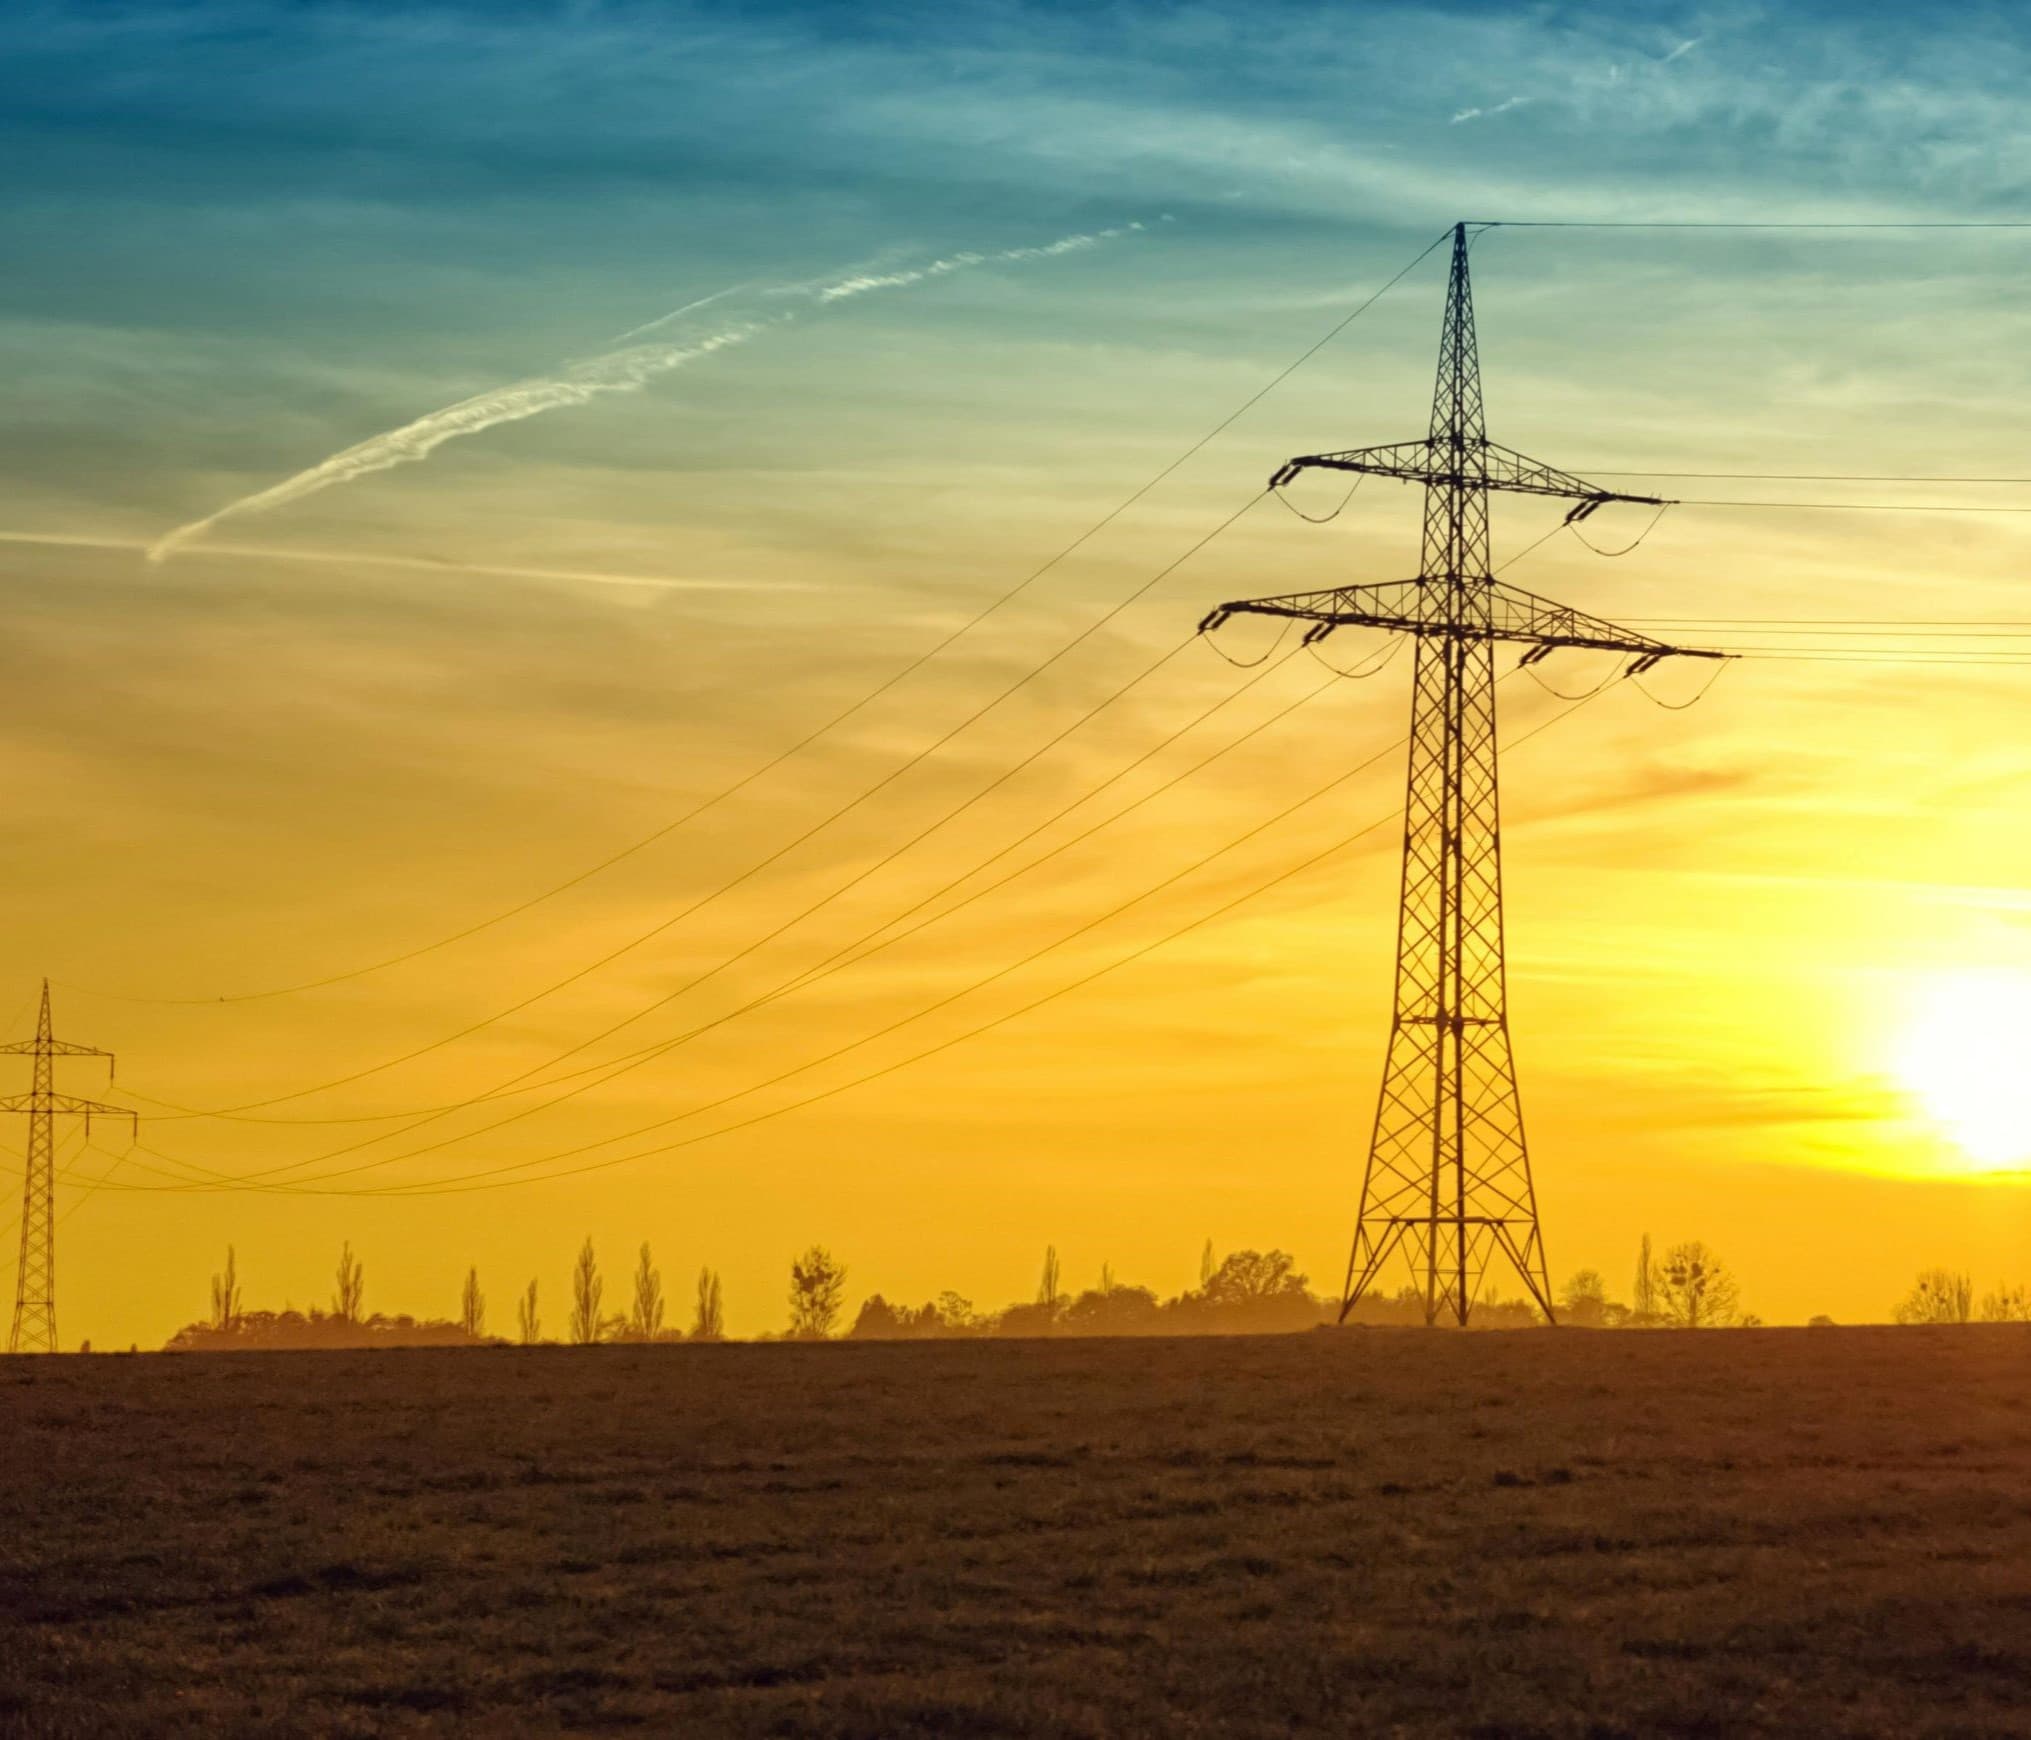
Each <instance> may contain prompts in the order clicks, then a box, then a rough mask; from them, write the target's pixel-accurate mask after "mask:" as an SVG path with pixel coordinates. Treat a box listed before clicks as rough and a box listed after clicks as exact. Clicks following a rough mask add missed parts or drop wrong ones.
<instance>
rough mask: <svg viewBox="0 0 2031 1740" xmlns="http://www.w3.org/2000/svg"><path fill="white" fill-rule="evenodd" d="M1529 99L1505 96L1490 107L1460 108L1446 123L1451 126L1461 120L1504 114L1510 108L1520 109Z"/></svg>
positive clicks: (1480, 119) (1479, 119)
mask: <svg viewBox="0 0 2031 1740" xmlns="http://www.w3.org/2000/svg"><path fill="white" fill-rule="evenodd" d="M1529 101H1530V99H1529V98H1528V97H1506V98H1504V99H1503V100H1502V101H1501V102H1499V103H1496V104H1494V105H1493V106H1492V107H1490V108H1486V109H1461V110H1460V111H1458V112H1457V113H1456V114H1455V115H1454V116H1453V118H1452V120H1451V121H1449V122H1448V123H1447V125H1448V126H1451V127H1457V126H1458V125H1459V124H1460V123H1461V122H1462V121H1485V120H1487V119H1488V118H1489V117H1490V116H1491V115H1506V114H1508V113H1509V111H1510V110H1511V109H1520V108H1522V107H1523V106H1524V105H1525V104H1526V103H1528V102H1529Z"/></svg>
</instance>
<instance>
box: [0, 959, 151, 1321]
mask: <svg viewBox="0 0 2031 1740" xmlns="http://www.w3.org/2000/svg"><path fill="white" fill-rule="evenodd" d="M0 1055H5V1056H12V1057H32V1058H34V1059H35V1066H34V1075H33V1078H32V1080H31V1083H30V1086H29V1090H28V1092H27V1093H25V1094H10V1095H8V1096H7V1097H5V1098H4V1099H0V1112H26V1113H27V1114H28V1156H27V1163H26V1165H25V1167H24V1170H23V1174H22V1180H21V1262H20V1266H19V1267H18V1268H17V1269H16V1270H15V1272H14V1327H13V1328H12V1329H11V1330H10V1331H9V1332H8V1335H7V1351H8V1352H9V1353H54V1352H56V1120H57V1117H58V1116H59V1115H62V1116H65V1117H82V1118H83V1119H84V1120H85V1128H86V1130H87V1131H88V1132H89V1130H90V1129H91V1121H92V1119H93V1118H95V1117H120V1118H128V1119H132V1118H133V1116H134V1114H133V1113H132V1112H130V1111H127V1110H125V1109H124V1108H122V1107H120V1106H108V1105H101V1104H100V1103H99V1101H97V1100H81V1099H79V1098H78V1097H77V1096H76V1095H74V1094H60V1093H58V1092H57V1091H56V1060H57V1059H58V1058H59V1057H103V1058H104V1059H105V1060H106V1072H107V1079H108V1080H110V1079H111V1077H112V1068H113V1054H112V1053H111V1052H110V1051H101V1050H99V1049H98V1047H97V1046H93V1045H73V1044H71V1043H70V1042H69V1041H68V1040H64V1039H59V1038H57V1037H56V1034H55V1032H54V1031H53V1030H52V1028H51V1026H50V1020H49V981H48V980H47V979H44V980H43V981H42V1012H41V1013H40V1014H39V1015H38V1016H37V1017H36V1022H35V1037H34V1038H33V1039H19V1040H16V1041H15V1042H14V1043H13V1044H12V1045H0Z"/></svg>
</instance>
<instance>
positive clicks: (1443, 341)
mask: <svg viewBox="0 0 2031 1740" xmlns="http://www.w3.org/2000/svg"><path fill="white" fill-rule="evenodd" d="M1469 229H1470V226H1469V225H1467V224H1464V223H1463V224H1458V225H1456V226H1455V227H1454V230H1453V251H1452V272H1451V278H1450V282H1449V285H1448V288H1447V294H1446V313H1445V322H1444V325H1443V326H1442V328H1441V330H1440V335H1439V367H1438V380H1437V384H1436V386H1435V389H1434V391H1433V395H1432V415H1431V426H1430V432H1429V433H1428V434H1427V435H1426V437H1425V438H1424V439H1423V440H1422V441H1405V442H1398V443H1396V444H1394V445H1391V446H1384V447H1366V448H1360V449H1356V450H1353V451H1349V452H1344V453H1322V454H1311V455H1307V456H1305V457H1302V458H1298V459H1293V460H1291V461H1289V462H1288V463H1287V464H1285V465H1284V466H1283V467H1282V468H1281V469H1280V470H1279V471H1278V472H1277V473H1276V475H1275V476H1274V477H1273V478H1272V479H1271V484H1272V487H1277V488H1280V487H1282V486H1283V485H1284V484H1286V483H1288V482H1289V481H1290V480H1291V479H1292V478H1293V477H1295V476H1297V475H1298V473H1299V472H1301V471H1304V470H1307V469H1312V468H1322V469H1326V470H1332V471H1346V472H1353V473H1356V474H1366V475H1369V476H1374V477H1393V478H1398V479H1402V480H1405V481H1410V482H1417V483H1422V484H1423V485H1424V542H1423V555H1422V561H1421V563H1420V566H1419V572H1418V575H1417V577H1416V578H1415V579H1411V580H1398V581H1387V582H1383V583H1380V584H1376V585H1358V586H1345V587H1338V588H1335V589H1334V590H1332V591H1328V592H1309V593H1298V594H1292V595H1289V596H1285V597H1278V598H1256V599H1246V600H1238V601H1235V602H1231V603H1227V604H1222V605H1220V606H1218V607H1217V608H1216V609H1215V610H1213V611H1212V612H1211V613H1210V614H1209V615H1208V616H1207V618H1206V620H1205V622H1204V623H1203V624H1202V625H1201V626H1202V628H1204V629H1206V630H1211V629H1214V628H1217V627H1218V626H1219V625H1220V624H1221V623H1222V622H1224V621H1226V620H1227V618H1228V617H1230V616H1233V615H1237V614H1253V615H1258V616H1276V617H1286V618H1297V619H1299V620H1303V621H1307V622H1309V623H1310V624H1311V627H1310V629H1309V630H1308V631H1307V633H1306V636H1305V638H1306V640H1307V641H1308V642H1309V641H1316V640H1320V639H1323V638H1324V637H1325V636H1326V635H1328V634H1330V633H1332V632H1333V631H1334V630H1335V629H1337V628H1341V627H1345V626H1350V625H1360V626H1365V627H1371V628H1386V629H1393V630H1396V631H1398V632H1400V633H1405V634H1409V635H1411V636H1413V637H1414V638H1415V640H1416V646H1417V658H1416V668H1415V674H1414V677H1413V684H1412V697H1411V730H1410V768H1409V777H1408V780H1407V783H1406V796H1405V801H1404V833H1403V883H1402V893H1401V898H1400V902H1399V907H1398V919H1397V944H1396V982H1395V1005H1394V1015H1393V1019H1392V1021H1391V1024H1390V1034H1389V1052H1388V1057H1387V1060H1386V1062H1385V1064H1384V1066H1383V1075H1382V1091H1381V1094H1380V1097H1379V1099H1378V1101H1377V1105H1376V1112H1375V1124H1374V1130H1373V1133H1372V1135H1371V1138H1370V1141H1369V1147H1368V1162H1367V1166H1366V1169H1365V1171H1364V1174H1363V1177H1362V1184H1361V1207H1360V1213H1359V1218H1358V1219H1357V1221H1356V1224H1355V1231H1354V1248H1353V1252H1352V1254H1351V1256H1350V1258H1349V1261H1348V1267H1347V1279H1346V1284H1345V1287H1344V1289H1343V1291H1342V1296H1341V1305H1340V1317H1341V1320H1342V1321H1345V1319H1346V1316H1347V1313H1348V1312H1349V1311H1351V1310H1352V1309H1353V1307H1354V1305H1355V1303H1356V1302H1357V1301H1358V1300H1359V1299H1360V1298H1361V1297H1362V1296H1363V1295H1364V1294H1365V1293H1367V1292H1368V1291H1369V1290H1370V1289H1371V1288H1372V1287H1374V1286H1375V1285H1376V1284H1377V1281H1378V1279H1379V1277H1380V1276H1381V1275H1382V1274H1383V1272H1384V1270H1385V1268H1386V1266H1387V1265H1388V1264H1389V1263H1390V1262H1391V1260H1392V1258H1394V1257H1396V1256H1397V1255H1398V1254H1399V1253H1401V1254H1402V1255H1403V1256H1405V1257H1406V1258H1407V1259H1408V1262H1409V1267H1410V1271H1411V1274H1412V1276H1413V1277H1414V1279H1415V1281H1416V1283H1417V1287H1418V1290H1419V1292H1420V1293H1421V1294H1422V1296H1423V1305H1424V1313H1425V1321H1426V1322H1427V1323H1437V1322H1439V1321H1441V1320H1450V1321H1453V1322H1456V1323H1460V1324H1465V1323H1466V1321H1467V1319H1468V1315H1469V1313H1470V1312H1471V1311H1472V1309H1473V1306H1474V1303H1475V1301H1476V1300H1477V1298H1478V1297H1479V1295H1480V1291H1481V1286H1482V1282H1483V1280H1484V1278H1485V1277H1486V1274H1487V1271H1488V1269H1489V1266H1490V1264H1491V1262H1493V1261H1494V1260H1495V1259H1497V1258H1498V1257H1499V1258H1500V1259H1501V1260H1502V1261H1503V1262H1505V1263H1506V1264H1507V1265H1509V1266H1510V1267H1512V1268H1513V1269H1514V1270H1515V1271H1516V1273H1517V1274H1518V1276H1519V1277H1520V1278H1521V1279H1522V1282H1523V1285H1524V1287H1525V1289H1526V1290H1527V1291H1528V1293H1529V1294H1530V1296H1531V1298H1532V1299H1533V1300H1534V1301H1535V1302H1536V1304H1537V1306H1538V1308H1539V1309H1540V1310H1541V1311H1543V1312H1544V1314H1545V1316H1546V1318H1547V1320H1551V1319H1553V1317H1554V1312H1553V1306H1552V1297H1551V1285H1550V1278H1549V1273H1548V1270H1547V1266H1546V1261H1545V1248H1544V1235H1543V1230H1542V1228H1541V1227H1540V1225H1539V1222H1538V1213H1537V1193H1536V1189H1535V1186H1534V1184H1533V1182H1532V1179H1531V1169H1530V1148H1529V1144H1528V1142H1527V1140H1526V1138H1525V1135H1524V1123H1523V1103H1522V1099H1521V1097H1520V1095H1519V1094H1518V1091H1517V1085H1516V1059H1515V1054H1514V1052H1513V1050H1512V1048H1511V1044H1510V1036H1509V1010H1508V998H1507V991H1506V984H1505V973H1504V966H1503V927H1502V829H1501V805H1500V798H1499V781H1498V777H1497V754H1496V750H1497V738H1496V714H1495V685H1496V680H1497V678H1496V670H1495V649H1496V644H1497V643H1498V642H1508V643H1520V644H1521V645H1522V646H1523V647H1524V649H1525V650H1524V653H1523V657H1522V661H1521V662H1522V663H1524V664H1533V663H1536V662H1537V661H1538V660H1540V659H1543V658H1545V657H1547V656H1548V655H1549V654H1550V653H1552V652H1553V651H1554V650H1556V649H1557V648H1559V647H1582V648H1592V649H1597V650H1604V651H1610V652H1623V653H1628V654H1630V655H1632V658H1631V663H1630V665H1629V667H1628V669H1629V672H1630V673H1631V674H1634V673H1638V672H1641V671H1645V670H1648V669H1649V668H1650V667H1651V666H1653V665H1655V664H1657V663H1658V662H1659V661H1661V660H1663V659H1666V658H1670V657H1679V656H1683V657H1692V658H1717V657H1720V656H1722V655H1720V654H1717V653H1711V652H1700V651H1693V650H1691V649H1688V648H1683V647H1676V646H1670V645H1667V644H1665V643H1664V642H1662V641H1657V640H1652V639H1651V638H1650V637H1649V636H1647V635H1641V634H1636V633H1634V632H1632V631H1630V630H1628V629H1624V628H1620V627H1618V626H1616V625H1615V624H1614V623H1611V622H1604V621H1602V620H1600V619H1599V618H1596V617H1592V616H1588V615H1585V614H1584V613H1582V612H1579V611H1576V610H1571V609H1568V608H1566V607H1565V606H1563V605H1559V604H1555V603H1553V602H1551V601H1550V600H1548V599H1543V598H1539V597H1536V596H1535V595H1534V594H1531V593H1528V592H1524V591H1522V590H1520V589H1519V588H1516V587H1513V586H1508V585H1504V584H1502V583H1500V582H1498V581H1497V580H1496V579H1495V578H1494V575H1493V572H1492V570H1491V568H1490V563H1489V537H1488V507H1489V498H1490V496H1491V494H1492V493H1493V492H1495V491H1497V490H1507V491H1511V492H1514V493H1520V494H1525V495H1545V496H1554V497H1560V498H1567V499H1570V500H1572V501H1573V503H1574V506H1573V508H1572V510H1571V511H1570V512H1569V513H1568V515H1567V519H1568V521H1574V520H1579V519H1584V518H1585V517H1586V516H1587V515H1589V514H1592V513H1594V512H1595V511H1596V510H1598V509H1599V508H1600V507H1602V506H1603V505H1605V504H1607V503H1609V502H1639V503H1644V504H1647V505H1650V506H1655V507H1659V508H1662V507H1663V506H1665V505H1666V504H1665V503H1664V502H1663V501H1662V500H1661V499H1660V498H1658V497H1656V496H1642V495H1624V494H1621V493H1619V492H1617V491H1613V490H1605V489H1601V488H1598V487H1597V486H1595V485H1593V484H1590V483H1587V482H1585V481H1583V480H1582V479H1580V478H1577V477H1574V476H1572V475H1570V474H1569V473H1567V472H1563V471H1559V470H1557V469H1555V468H1553V467H1551V466H1548V465H1545V464H1542V463H1541V462H1539V461H1537V460H1534V459H1530V458H1528V457H1527V456H1525V455H1524V454H1521V453H1518V452H1516V451H1515V450H1514V449H1512V448H1507V447H1502V446H1499V445H1497V444H1495V443H1493V442H1491V441H1489V439H1488V436H1487V430H1486V428H1485V426H1484V419H1483V409H1482V400H1481V366H1480V359H1479V355H1478V352H1477V349H1476V345H1475V337H1474V302H1473V294H1472V290H1471V287H1470V284H1469V281H1468V274H1467V250H1468V239H1469V237H1468V232H1469Z"/></svg>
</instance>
